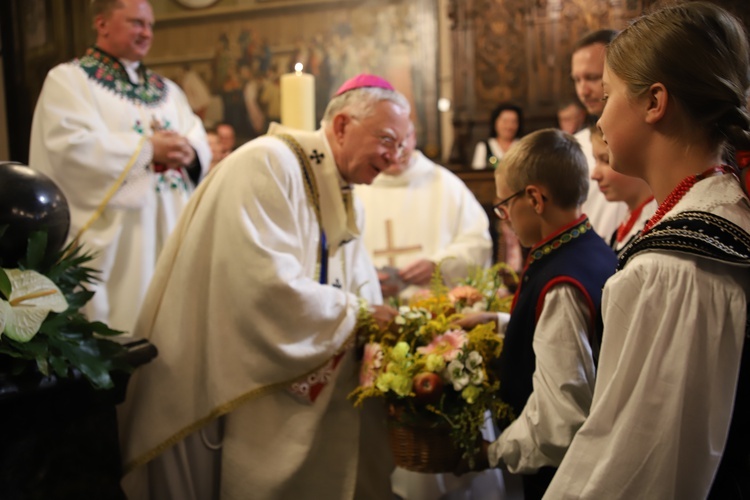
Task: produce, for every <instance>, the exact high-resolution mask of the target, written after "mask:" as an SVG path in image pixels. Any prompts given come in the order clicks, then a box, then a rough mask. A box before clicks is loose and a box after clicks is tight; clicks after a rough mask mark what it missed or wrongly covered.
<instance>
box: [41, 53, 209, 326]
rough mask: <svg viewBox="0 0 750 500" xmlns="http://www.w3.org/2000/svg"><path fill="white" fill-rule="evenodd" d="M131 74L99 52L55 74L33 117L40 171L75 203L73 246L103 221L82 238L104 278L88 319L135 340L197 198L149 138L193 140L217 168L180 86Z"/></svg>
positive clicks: (148, 74)
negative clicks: (163, 255)
mask: <svg viewBox="0 0 750 500" xmlns="http://www.w3.org/2000/svg"><path fill="white" fill-rule="evenodd" d="M131 73H132V75H133V76H132V77H131V76H129V75H128V72H127V71H126V69H125V67H124V66H123V63H122V62H121V61H118V60H117V59H116V58H114V57H112V56H110V55H108V54H106V53H104V52H102V51H101V50H98V49H96V48H91V49H89V50H88V51H87V52H86V54H85V55H84V56H83V57H81V58H80V59H75V60H73V61H71V62H68V63H64V64H60V65H58V66H56V67H55V68H53V69H52V70H51V71H50V72H49V74H48V75H47V78H46V79H45V82H44V86H43V88H42V92H41V95H40V96H39V101H38V103H37V106H36V110H35V112H34V119H33V124H32V130H31V149H30V152H29V164H30V166H31V168H34V169H37V170H39V171H41V172H43V173H44V174H46V175H48V176H49V177H50V178H51V179H52V180H53V181H54V182H55V183H56V184H57V185H58V186H59V187H60V189H62V191H63V193H64V194H65V197H66V198H67V200H68V205H69V207H70V216H71V227H70V237H71V238H72V237H74V236H75V235H76V234H77V233H78V232H79V231H80V230H81V229H82V228H83V227H84V226H85V225H86V224H87V223H89V221H91V220H93V219H94V218H95V220H94V221H93V224H92V225H91V226H90V227H89V228H88V229H87V230H86V231H85V232H84V233H83V234H82V236H81V238H80V242H81V243H82V244H83V245H84V248H85V249H86V251H89V252H93V253H95V254H96V258H95V259H94V260H93V261H92V262H91V267H92V268H94V269H98V270H100V271H101V275H100V277H101V283H100V284H95V285H93V286H92V287H91V288H92V289H93V290H95V292H96V294H95V295H94V298H93V299H92V300H91V301H90V302H89V303H88V304H87V305H86V313H87V315H88V316H89V318H90V319H92V320H100V321H104V322H107V323H108V324H109V326H111V327H112V328H115V329H118V330H124V331H127V332H130V331H132V329H133V325H134V322H135V318H136V317H137V314H138V310H139V308H140V305H141V302H142V300H143V296H144V295H145V293H146V289H147V287H148V283H149V280H150V279H151V276H152V275H153V272H154V267H155V263H156V258H157V256H158V254H159V252H160V250H161V248H162V246H163V244H164V242H165V240H166V237H167V236H168V234H169V233H170V232H171V230H172V228H174V227H175V225H176V223H177V218H178V217H179V214H180V212H181V211H182V209H183V207H184V206H185V205H186V204H187V199H188V195H189V194H190V193H191V192H192V190H193V182H192V181H191V179H190V178H189V177H188V175H187V173H186V171H185V170H184V169H181V170H166V171H160V170H163V169H160V168H159V167H158V166H155V165H153V164H152V162H151V159H152V155H153V152H152V148H151V143H150V142H149V141H148V140H142V139H144V138H148V137H149V136H150V135H151V134H153V132H154V131H155V130H157V129H166V130H174V131H176V132H177V133H179V134H181V135H183V136H186V137H187V138H188V140H189V141H190V144H191V146H192V147H193V149H195V152H196V154H197V159H198V160H199V162H200V165H201V168H202V169H203V171H206V170H207V169H208V165H209V163H210V159H211V153H210V150H209V147H208V143H207V141H206V134H205V131H204V129H203V125H202V124H201V122H200V120H199V119H198V118H197V117H196V116H195V115H194V114H193V112H192V111H191V110H190V106H189V105H188V103H187V100H186V99H185V96H184V94H183V93H182V91H181V90H180V89H179V87H177V85H175V84H174V83H173V82H171V81H170V80H167V79H165V78H162V77H161V76H159V75H157V74H156V73H154V72H152V71H150V70H149V69H147V68H145V67H144V66H143V65H141V66H139V67H137V69H135V70H133V71H131ZM131 78H133V79H134V80H131ZM126 169H129V170H127V175H126V176H125V177H124V180H122V182H119V181H118V178H119V177H120V176H121V175H122V174H123V173H124V172H125V171H126ZM113 189H114V190H115V192H114V195H113V196H112V198H111V199H110V201H109V203H107V204H106V208H104V210H103V211H102V212H101V214H100V215H99V216H98V217H95V215H94V214H95V212H96V211H97V208H98V207H99V206H100V204H101V203H102V201H103V200H104V199H105V198H106V196H107V194H108V192H109V191H110V190H113Z"/></svg>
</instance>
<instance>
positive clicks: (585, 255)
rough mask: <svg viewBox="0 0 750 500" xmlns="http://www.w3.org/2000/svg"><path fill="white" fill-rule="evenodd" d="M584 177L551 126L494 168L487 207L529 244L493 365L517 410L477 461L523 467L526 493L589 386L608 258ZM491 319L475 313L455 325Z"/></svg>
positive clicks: (554, 461)
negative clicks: (586, 210) (588, 207)
mask: <svg viewBox="0 0 750 500" xmlns="http://www.w3.org/2000/svg"><path fill="white" fill-rule="evenodd" d="M588 177H589V175H588V167H587V164H586V158H585V156H584V154H583V152H582V151H581V147H580V146H579V145H578V142H577V141H576V140H575V138H573V136H571V135H569V134H567V133H564V132H562V131H560V130H555V129H546V130H540V131H538V132H534V133H532V134H529V135H527V136H526V137H524V138H523V139H521V140H520V141H519V142H518V143H517V144H516V145H515V146H514V147H513V148H511V150H510V151H509V152H508V154H507V155H506V156H505V157H504V158H503V159H502V161H501V162H500V165H499V166H498V168H497V170H496V172H495V184H496V189H497V196H498V198H500V199H501V200H502V201H500V202H499V203H497V204H496V205H495V207H494V208H495V213H496V214H497V215H498V217H500V218H501V219H503V220H508V221H509V222H510V225H511V227H512V228H513V230H514V231H515V233H516V234H517V235H518V238H519V240H520V241H521V244H522V245H524V246H528V247H531V251H530V254H529V257H528V258H527V260H526V264H525V266H524V269H523V273H522V274H521V280H520V285H519V288H518V290H517V291H516V296H515V298H514V300H513V308H512V312H511V314H510V318H509V320H508V322H507V325H506V326H505V345H504V348H503V353H502V355H501V356H500V358H499V360H498V363H497V369H498V370H499V371H500V374H501V380H502V386H501V397H502V398H503V399H504V401H506V402H507V403H508V404H510V405H511V407H512V408H513V411H514V413H515V415H517V416H518V418H516V419H515V420H514V421H513V422H512V423H510V425H508V426H507V427H506V428H505V429H504V430H503V432H502V433H501V435H500V437H499V438H498V439H497V440H495V441H494V442H492V443H485V453H482V455H481V456H480V457H477V462H478V464H477V465H478V466H479V467H480V468H485V467H488V466H493V467H499V466H502V467H507V469H508V470H509V471H510V472H512V473H516V474H522V475H523V476H522V480H523V486H524V496H525V498H526V499H529V498H541V497H542V495H544V491H545V490H546V488H547V485H548V484H549V482H550V481H551V480H552V477H553V475H554V473H555V470H556V467H557V466H559V465H560V462H561V461H562V458H563V456H564V455H565V452H566V450H567V448H568V446H569V444H570V442H571V440H572V439H573V436H574V435H575V433H576V431H577V430H578V428H579V427H580V426H581V424H583V421H584V419H585V418H586V416H587V415H588V412H589V407H590V404H591V399H592V395H593V391H594V377H595V374H596V368H595V360H596V357H597V353H598V346H599V339H598V333H597V331H598V328H597V325H598V324H599V323H600V321H601V320H600V315H599V305H600V301H601V292H602V287H603V286H604V282H605V281H606V280H607V278H609V276H611V275H612V273H613V272H614V270H615V266H616V264H617V260H616V258H615V254H614V252H613V251H612V250H611V249H610V248H609V247H608V246H607V244H606V243H604V241H603V240H602V239H601V238H600V237H599V236H598V235H597V234H596V233H595V232H594V230H593V229H592V227H591V223H590V222H589V220H588V218H587V217H586V215H585V214H583V213H582V212H581V204H582V203H583V201H584V200H585V199H586V194H587V192H588V183H589V179H588ZM496 319H497V316H496V315H494V313H481V314H480V315H477V316H476V317H472V318H467V319H466V320H465V322H467V323H464V326H468V322H473V323H477V322H479V321H487V320H496Z"/></svg>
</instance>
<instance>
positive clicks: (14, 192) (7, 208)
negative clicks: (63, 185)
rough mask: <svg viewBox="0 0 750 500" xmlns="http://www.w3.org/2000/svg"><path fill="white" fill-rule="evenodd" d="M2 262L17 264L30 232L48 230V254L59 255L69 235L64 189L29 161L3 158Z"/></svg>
mask: <svg viewBox="0 0 750 500" xmlns="http://www.w3.org/2000/svg"><path fill="white" fill-rule="evenodd" d="M6 225H7V229H6V230H5V233H4V234H3V235H2V236H0V265H2V267H4V268H14V267H17V264H18V261H19V260H20V259H22V258H23V257H24V256H26V247H27V246H28V241H29V236H31V235H32V234H33V233H34V232H36V231H46V232H47V248H46V251H45V257H46V258H49V257H51V256H53V255H55V254H56V253H57V252H58V251H60V249H61V248H62V246H63V245H64V244H65V240H66V239H67V237H68V229H69V228H70V210H69V209H68V201H67V200H66V199H65V196H64V195H63V193H62V191H60V188H58V187H57V185H56V184H55V183H54V182H52V180H51V179H50V178H49V177H47V176H46V175H44V174H42V173H40V172H37V171H36V170H33V169H31V168H29V167H27V166H26V165H22V164H20V163H15V162H0V228H2V227H3V226H6Z"/></svg>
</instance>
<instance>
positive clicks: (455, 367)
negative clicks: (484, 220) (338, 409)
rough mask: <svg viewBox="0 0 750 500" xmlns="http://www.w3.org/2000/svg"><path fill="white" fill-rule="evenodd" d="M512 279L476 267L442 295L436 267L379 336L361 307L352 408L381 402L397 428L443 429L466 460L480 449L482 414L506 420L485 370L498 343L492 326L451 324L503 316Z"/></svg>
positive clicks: (491, 374)
mask: <svg viewBox="0 0 750 500" xmlns="http://www.w3.org/2000/svg"><path fill="white" fill-rule="evenodd" d="M511 275H512V277H513V278H515V274H514V273H512V271H509V269H508V268H507V266H505V265H504V264H498V265H496V266H494V267H492V268H490V269H487V270H483V269H475V270H473V271H472V273H471V275H470V276H469V277H468V278H467V279H466V280H464V282H463V283H461V284H460V285H459V286H456V287H454V288H452V289H449V288H448V287H446V286H445V285H444V284H443V279H442V275H441V273H440V269H439V266H438V269H437V270H436V272H435V274H434V275H433V277H432V282H431V286H430V290H429V292H427V293H424V294H420V295H416V296H414V297H412V298H411V299H410V301H409V302H408V304H406V305H401V306H400V307H399V309H398V311H399V314H398V316H396V318H395V320H394V321H393V323H392V324H391V325H389V326H388V328H387V329H386V330H381V329H380V328H379V327H378V325H377V323H376V322H375V321H374V319H373V318H372V316H371V315H370V314H369V312H368V309H367V307H366V305H363V306H362V307H361V308H360V314H359V323H358V327H359V334H360V338H364V339H365V340H364V346H363V349H364V351H363V361H362V368H361V373H360V385H359V387H358V388H357V389H356V390H355V391H354V392H353V393H352V395H351V397H352V398H354V399H355V405H360V404H362V402H363V400H365V399H367V398H370V397H381V398H384V399H385V401H386V402H387V403H388V405H389V413H390V414H391V416H392V418H394V417H395V418H397V419H398V421H399V422H400V423H402V424H405V425H412V426H421V427H431V428H446V429H449V432H450V436H451V438H452V442H453V444H454V445H455V447H456V449H458V450H460V451H461V452H462V454H463V456H464V457H465V458H466V459H468V460H471V458H472V457H473V456H474V455H475V454H476V453H477V452H478V451H479V447H480V446H481V440H480V436H481V428H482V426H483V424H484V421H485V413H486V412H487V411H489V412H490V413H491V415H492V416H493V417H494V418H496V419H505V418H511V415H510V408H509V407H508V405H507V404H505V403H504V402H503V401H502V400H501V399H500V398H499V396H498V391H499V389H500V383H501V381H500V380H498V378H497V375H496V372H495V370H493V369H492V367H491V364H492V362H493V361H494V360H496V359H497V358H498V357H499V355H500V353H501V351H502V348H503V340H502V337H501V336H499V335H498V334H497V332H496V331H495V322H490V323H485V324H480V325H478V326H475V327H473V328H471V329H469V330H468V331H467V330H465V329H463V328H461V327H459V326H457V325H456V324H455V323H456V322H457V321H458V320H460V319H461V318H463V317H465V314H466V313H470V312H481V311H495V312H500V311H506V312H507V311H508V310H509V309H510V302H511V300H512V296H510V294H508V289H507V287H506V285H505V281H508V276H511Z"/></svg>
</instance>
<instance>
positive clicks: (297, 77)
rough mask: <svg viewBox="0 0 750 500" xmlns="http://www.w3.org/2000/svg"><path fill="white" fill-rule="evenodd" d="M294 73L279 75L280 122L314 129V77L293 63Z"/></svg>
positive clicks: (294, 126)
mask: <svg viewBox="0 0 750 500" xmlns="http://www.w3.org/2000/svg"><path fill="white" fill-rule="evenodd" d="M294 70H295V71H294V73H287V74H285V75H281V124H282V125H286V126H287V127H291V128H296V129H299V130H315V128H316V127H315V78H314V77H313V76H312V75H311V74H309V73H303V72H302V64H300V63H297V64H295V65H294Z"/></svg>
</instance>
